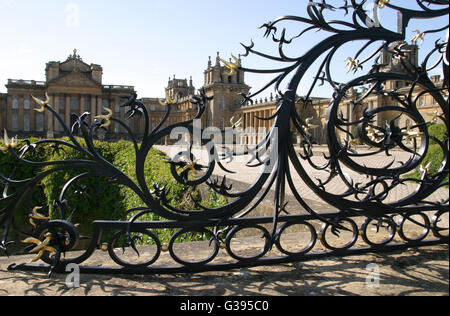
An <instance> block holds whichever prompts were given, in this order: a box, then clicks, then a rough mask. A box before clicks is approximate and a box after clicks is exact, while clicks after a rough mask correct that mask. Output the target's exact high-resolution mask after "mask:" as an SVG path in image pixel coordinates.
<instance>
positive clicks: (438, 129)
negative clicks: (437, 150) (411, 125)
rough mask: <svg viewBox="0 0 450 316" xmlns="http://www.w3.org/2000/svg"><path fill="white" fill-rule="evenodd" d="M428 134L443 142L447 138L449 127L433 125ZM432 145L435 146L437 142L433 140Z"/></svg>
mask: <svg viewBox="0 0 450 316" xmlns="http://www.w3.org/2000/svg"><path fill="white" fill-rule="evenodd" d="M428 133H429V134H430V136H432V137H434V138H437V139H438V140H440V141H441V142H442V141H443V140H444V139H445V137H446V133H447V127H446V126H445V124H433V125H430V127H428ZM430 144H432V145H434V144H436V142H435V141H434V140H433V139H431V141H430Z"/></svg>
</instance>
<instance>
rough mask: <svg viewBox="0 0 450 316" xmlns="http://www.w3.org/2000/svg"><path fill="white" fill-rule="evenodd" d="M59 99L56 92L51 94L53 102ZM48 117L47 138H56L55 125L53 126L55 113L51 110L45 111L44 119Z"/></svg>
mask: <svg viewBox="0 0 450 316" xmlns="http://www.w3.org/2000/svg"><path fill="white" fill-rule="evenodd" d="M56 99H57V96H55V95H54V94H53V95H51V96H50V102H51V104H55V103H56V102H55V100H56ZM45 118H47V138H54V137H55V133H54V126H53V115H52V114H51V113H50V112H49V111H45V116H44V119H45Z"/></svg>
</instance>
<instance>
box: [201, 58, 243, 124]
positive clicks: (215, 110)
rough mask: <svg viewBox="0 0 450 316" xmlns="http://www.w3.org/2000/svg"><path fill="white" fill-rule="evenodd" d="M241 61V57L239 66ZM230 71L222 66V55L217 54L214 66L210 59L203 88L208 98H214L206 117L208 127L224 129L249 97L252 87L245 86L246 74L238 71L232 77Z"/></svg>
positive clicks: (210, 102)
mask: <svg viewBox="0 0 450 316" xmlns="http://www.w3.org/2000/svg"><path fill="white" fill-rule="evenodd" d="M240 64H241V59H240V57H239V65H240ZM229 72H230V70H229V69H228V68H226V67H224V66H222V65H221V61H220V53H217V57H216V61H215V64H214V66H213V64H212V61H211V57H209V60H208V65H207V68H206V70H205V72H204V74H205V83H204V86H203V88H204V89H205V91H206V95H207V96H208V97H213V99H212V100H211V101H209V104H208V107H207V111H206V113H205V115H206V126H208V127H212V126H214V127H218V128H220V129H224V128H225V127H228V126H227V122H229V120H230V118H231V117H232V116H233V111H234V110H235V109H236V108H239V107H240V106H241V102H242V101H243V97H242V96H241V94H244V95H247V94H248V92H249V91H250V87H249V86H248V85H247V84H245V72H244V71H242V70H238V71H236V72H234V73H233V74H232V75H231V76H230V75H227V73H229Z"/></svg>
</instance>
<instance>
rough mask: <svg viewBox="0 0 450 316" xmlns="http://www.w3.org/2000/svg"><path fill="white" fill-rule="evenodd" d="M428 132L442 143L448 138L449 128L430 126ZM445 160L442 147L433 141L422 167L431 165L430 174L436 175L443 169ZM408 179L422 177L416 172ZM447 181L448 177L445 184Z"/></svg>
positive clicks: (441, 125)
mask: <svg viewBox="0 0 450 316" xmlns="http://www.w3.org/2000/svg"><path fill="white" fill-rule="evenodd" d="M428 132H429V134H430V136H433V137H435V138H436V139H438V140H440V141H441V142H442V141H444V139H445V138H446V137H448V135H447V127H446V126H445V124H433V125H430V127H429V128H428ZM443 159H444V153H443V151H442V148H441V146H440V145H439V144H437V143H436V142H435V141H434V140H431V141H430V147H429V149H428V153H427V155H426V156H425V159H424V161H423V163H422V165H423V166H427V165H428V164H430V168H429V174H435V173H436V172H438V171H439V169H440V168H441V166H442V160H443ZM407 177H408V178H413V179H420V177H421V176H420V173H419V171H414V172H413V173H411V174H409V175H408V176H407ZM445 181H448V176H447V178H446V179H445V180H444V182H445Z"/></svg>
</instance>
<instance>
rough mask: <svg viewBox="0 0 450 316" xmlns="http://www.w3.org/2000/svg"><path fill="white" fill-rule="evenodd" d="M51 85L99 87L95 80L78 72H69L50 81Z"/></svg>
mask: <svg viewBox="0 0 450 316" xmlns="http://www.w3.org/2000/svg"><path fill="white" fill-rule="evenodd" d="M51 84H52V85H60V86H76V87H99V86H101V85H100V84H99V83H98V82H96V81H95V80H93V79H91V78H89V77H87V76H85V75H84V74H82V73H79V72H71V73H69V74H67V75H65V76H62V77H60V78H57V79H55V80H52V82H51Z"/></svg>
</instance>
